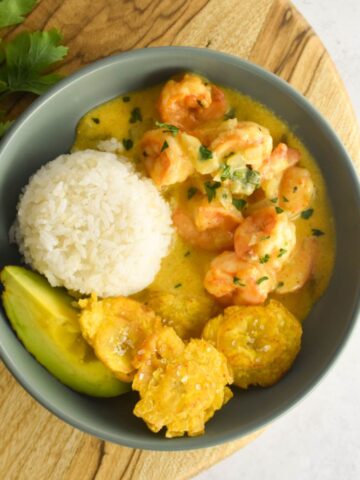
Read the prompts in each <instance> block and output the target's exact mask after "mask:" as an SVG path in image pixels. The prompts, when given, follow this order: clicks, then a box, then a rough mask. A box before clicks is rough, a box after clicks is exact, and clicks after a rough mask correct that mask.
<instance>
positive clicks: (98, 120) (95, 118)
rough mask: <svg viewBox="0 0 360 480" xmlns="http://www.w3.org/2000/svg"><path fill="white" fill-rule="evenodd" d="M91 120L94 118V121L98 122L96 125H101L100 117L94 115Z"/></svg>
mask: <svg viewBox="0 0 360 480" xmlns="http://www.w3.org/2000/svg"><path fill="white" fill-rule="evenodd" d="M91 120H92V121H93V122H94V123H96V125H99V123H100V118H97V117H93V118H92V119H91Z"/></svg>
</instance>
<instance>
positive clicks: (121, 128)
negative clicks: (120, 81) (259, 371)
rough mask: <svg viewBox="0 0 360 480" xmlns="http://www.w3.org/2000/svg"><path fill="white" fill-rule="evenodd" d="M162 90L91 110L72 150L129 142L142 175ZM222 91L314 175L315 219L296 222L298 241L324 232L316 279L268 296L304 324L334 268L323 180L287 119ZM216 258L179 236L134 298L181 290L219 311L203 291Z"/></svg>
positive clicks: (176, 191) (175, 194)
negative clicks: (145, 141) (147, 135)
mask: <svg viewBox="0 0 360 480" xmlns="http://www.w3.org/2000/svg"><path fill="white" fill-rule="evenodd" d="M161 88H162V85H157V86H154V87H150V88H147V89H145V90H141V91H138V92H131V93H129V94H127V95H124V96H121V97H118V98H115V99H114V100H111V101H109V102H107V103H105V104H103V105H100V106H98V107H97V108H95V109H93V110H92V111H90V112H88V113H87V114H86V115H85V116H84V117H83V118H82V119H81V121H80V123H79V125H78V129H77V136H76V141H75V144H74V150H83V149H86V148H94V149H96V146H97V143H98V142H99V141H100V140H104V139H108V138H110V137H115V138H116V139H118V140H119V141H123V140H124V139H131V140H132V141H133V147H132V148H131V149H129V150H128V151H124V153H123V155H124V156H127V157H128V158H129V161H132V162H135V164H136V167H137V169H138V170H139V171H143V168H142V165H141V161H140V155H139V150H138V141H139V140H140V138H141V137H142V135H143V133H144V132H145V131H146V130H149V129H151V128H153V127H154V121H155V119H158V113H157V109H156V102H157V98H158V96H159V93H160V90H161ZM223 90H224V91H225V94H226V97H227V100H228V103H229V105H230V106H231V107H232V108H234V109H235V112H236V117H237V118H238V119H239V120H251V121H254V122H257V123H259V124H260V125H263V126H265V127H267V128H268V129H269V130H270V133H271V135H272V137H273V140H274V145H275V146H276V145H277V144H278V143H279V142H280V141H283V142H285V143H287V144H288V145H289V146H290V147H293V148H296V149H297V150H299V151H300V153H301V160H300V163H299V165H300V166H302V167H305V168H307V169H308V170H309V171H310V173H311V177H312V179H313V182H314V184H315V186H316V195H315V198H314V199H313V201H312V204H311V208H313V209H314V213H313V215H312V216H311V217H310V218H309V219H308V220H305V219H303V218H299V219H298V220H296V221H295V224H296V231H297V241H298V242H300V241H301V240H302V239H303V238H305V237H308V236H310V235H311V233H312V229H319V230H321V231H322V232H324V233H325V234H324V235H322V236H319V237H316V238H317V241H318V242H319V249H318V251H319V253H318V257H317V260H316V265H315V271H314V274H313V278H312V280H310V281H309V282H307V283H306V285H305V286H304V287H303V288H302V289H300V290H298V291H297V292H294V293H291V294H286V295H276V294H275V293H272V294H270V295H269V297H270V298H276V299H278V300H279V301H281V302H282V303H283V304H284V305H285V306H286V307H287V308H288V309H289V310H290V311H291V312H292V313H293V314H294V315H295V316H297V317H298V318H299V319H301V320H303V319H304V318H305V317H306V316H307V314H308V313H309V311H310V309H311V307H312V305H313V304H314V302H315V301H316V300H317V299H318V298H319V297H320V296H321V295H322V293H323V292H324V290H325V289H326V287H327V285H328V283H329V280H330V276H331V272H332V269H333V264H334V255H335V229H334V222H333V217H332V213H331V210H330V205H329V201H328V198H327V194H326V187H325V183H324V180H323V178H322V176H321V173H320V170H319V168H318V166H317V165H316V163H315V161H314V159H313V158H312V157H311V155H310V153H309V151H308V150H307V149H306V148H305V146H304V145H303V144H302V143H301V141H300V140H299V139H298V138H297V137H296V136H295V135H294V134H293V133H292V132H291V131H290V129H289V127H288V125H287V124H286V123H285V122H284V121H282V120H281V119H279V118H278V117H276V116H275V115H274V113H272V112H271V111H269V110H268V109H267V108H265V107H264V106H263V105H261V104H260V103H258V102H256V101H254V100H252V99H251V98H249V97H248V96H245V95H243V94H241V93H239V92H235V91H232V90H229V89H225V88H223ZM128 99H129V100H128ZM134 108H139V109H140V111H141V116H142V121H136V122H134V123H131V122H130V121H129V120H130V118H131V113H132V112H133V110H134ZM183 191H184V186H175V187H172V188H171V189H169V190H168V192H167V193H166V194H165V195H166V197H167V198H168V200H169V201H170V203H172V202H174V201H179V199H180V201H181V197H182V195H183V194H182V192H183ZM216 255H217V253H212V252H211V253H210V252H205V251H203V250H200V249H196V248H194V247H191V246H189V245H188V244H186V243H185V242H184V241H183V240H181V239H180V238H179V237H177V236H176V238H175V239H174V242H173V246H172V249H171V251H170V253H169V255H168V256H167V258H165V259H164V260H163V262H162V267H161V270H160V272H159V273H158V275H157V277H156V279H155V281H154V282H153V284H152V285H151V286H150V287H149V288H148V289H146V290H145V291H143V292H141V293H140V294H137V295H136V298H137V299H138V300H141V301H146V298H147V295H148V294H149V292H151V291H152V290H164V291H168V292H169V291H170V292H174V293H177V292H181V293H182V294H184V295H195V296H199V297H206V299H207V301H209V302H213V304H214V310H216V309H218V308H219V306H218V304H217V302H216V300H215V299H213V298H212V297H211V296H210V295H209V294H208V293H207V292H206V291H205V289H204V287H203V279H204V275H205V273H206V271H207V270H208V268H209V265H210V262H211V260H212V259H213V258H214V257H215V256H216ZM207 320H208V318H204V323H205V322H206V321H207Z"/></svg>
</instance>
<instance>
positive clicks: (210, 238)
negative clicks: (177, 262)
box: [172, 208, 234, 251]
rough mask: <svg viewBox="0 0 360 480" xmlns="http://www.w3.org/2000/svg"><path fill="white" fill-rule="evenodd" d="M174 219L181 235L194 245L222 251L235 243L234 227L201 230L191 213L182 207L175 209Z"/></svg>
mask: <svg viewBox="0 0 360 480" xmlns="http://www.w3.org/2000/svg"><path fill="white" fill-rule="evenodd" d="M172 219H173V222H174V225H175V227H176V230H177V232H178V234H179V235H180V237H182V238H183V239H184V240H185V241H186V242H188V243H190V244H191V245H193V246H194V247H199V248H202V249H204V250H210V251H221V250H225V249H226V248H231V247H232V245H233V242H234V233H233V231H234V229H232V230H226V229H224V228H223V227H214V228H208V229H206V230H203V231H200V230H199V229H198V228H197V227H196V225H195V223H194V220H193V219H192V217H191V215H189V214H188V213H187V212H185V211H184V210H182V209H180V208H178V209H176V210H175V211H174V213H173V217H172Z"/></svg>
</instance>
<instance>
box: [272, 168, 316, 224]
mask: <svg viewBox="0 0 360 480" xmlns="http://www.w3.org/2000/svg"><path fill="white" fill-rule="evenodd" d="M314 192H315V187H314V183H313V181H312V179H311V175H310V172H309V171H308V170H306V168H301V167H291V168H288V169H287V170H285V172H284V175H283V177H282V180H281V183H280V189H279V205H280V207H281V208H283V209H284V210H286V211H287V212H288V213H289V214H290V215H291V217H292V218H296V217H297V216H298V215H299V214H300V212H301V211H302V210H305V209H306V208H307V207H308V206H309V205H310V202H311V200H312V198H313V196H314Z"/></svg>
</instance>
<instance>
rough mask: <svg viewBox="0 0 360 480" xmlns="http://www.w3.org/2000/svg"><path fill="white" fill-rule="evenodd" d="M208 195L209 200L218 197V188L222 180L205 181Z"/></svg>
mask: <svg viewBox="0 0 360 480" xmlns="http://www.w3.org/2000/svg"><path fill="white" fill-rule="evenodd" d="M204 187H205V191H206V195H207V197H208V200H209V202H211V201H212V200H214V198H215V197H216V190H217V189H218V188H219V187H221V183H220V182H205V183H204Z"/></svg>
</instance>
